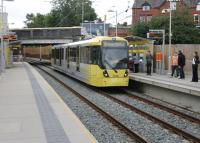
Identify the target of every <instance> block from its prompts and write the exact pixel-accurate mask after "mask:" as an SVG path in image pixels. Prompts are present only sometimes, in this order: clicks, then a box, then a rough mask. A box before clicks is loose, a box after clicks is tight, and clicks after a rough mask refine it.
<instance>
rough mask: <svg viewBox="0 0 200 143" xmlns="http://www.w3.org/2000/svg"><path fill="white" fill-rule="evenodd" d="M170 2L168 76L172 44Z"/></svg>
mask: <svg viewBox="0 0 200 143" xmlns="http://www.w3.org/2000/svg"><path fill="white" fill-rule="evenodd" d="M169 2H170V4H169V5H170V8H169V51H168V55H169V57H168V58H169V59H168V74H170V73H171V56H172V55H171V48H172V47H171V44H172V7H171V5H172V4H171V1H169Z"/></svg>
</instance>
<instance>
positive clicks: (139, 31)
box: [130, 22, 149, 38]
mask: <svg viewBox="0 0 200 143" xmlns="http://www.w3.org/2000/svg"><path fill="white" fill-rule="evenodd" d="M148 30H149V26H148V24H146V23H144V22H141V23H138V24H136V25H135V26H133V27H132V28H131V29H130V33H132V35H135V36H139V37H143V38H146V37H147V31H148Z"/></svg>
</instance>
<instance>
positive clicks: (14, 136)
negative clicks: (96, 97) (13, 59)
mask: <svg viewBox="0 0 200 143" xmlns="http://www.w3.org/2000/svg"><path fill="white" fill-rule="evenodd" d="M96 142H97V141H96V139H95V138H94V137H93V136H92V135H91V133H90V132H89V131H88V130H87V129H86V128H85V126H84V125H83V124H82V123H81V122H80V120H79V119H78V118H77V117H76V116H75V114H74V113H73V112H72V111H71V110H70V109H69V108H68V106H67V105H66V104H65V103H64V102H63V101H62V100H61V98H60V97H59V96H58V95H57V94H56V92H55V91H54V90H53V89H52V88H51V87H50V86H49V84H48V83H47V82H46V81H45V80H44V79H43V78H42V77H41V75H40V74H39V73H38V72H37V71H36V70H35V69H34V68H33V67H32V66H30V65H29V64H28V63H15V64H14V67H13V68H10V69H6V71H5V73H3V74H1V75H0V143H96Z"/></svg>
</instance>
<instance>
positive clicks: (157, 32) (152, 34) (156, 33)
mask: <svg viewBox="0 0 200 143" xmlns="http://www.w3.org/2000/svg"><path fill="white" fill-rule="evenodd" d="M164 33H165V32H164V30H162V29H150V30H149V33H147V38H149V39H162V38H163V35H164Z"/></svg>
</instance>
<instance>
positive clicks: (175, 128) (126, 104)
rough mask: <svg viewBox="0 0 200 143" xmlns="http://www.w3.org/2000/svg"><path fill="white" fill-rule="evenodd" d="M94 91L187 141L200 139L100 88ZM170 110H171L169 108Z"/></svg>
mask: <svg viewBox="0 0 200 143" xmlns="http://www.w3.org/2000/svg"><path fill="white" fill-rule="evenodd" d="M96 91H97V92H99V93H101V94H100V95H102V96H105V97H107V98H109V99H111V100H113V101H114V102H117V103H118V104H120V105H122V106H124V107H125V108H128V109H130V110H131V111H133V112H136V113H138V114H140V115H142V116H145V117H146V118H148V119H150V120H152V121H153V122H155V123H157V124H160V125H162V126H163V127H164V128H166V129H168V130H170V131H172V132H174V133H176V134H178V135H180V136H183V137H184V138H185V139H187V140H189V141H192V142H194V143H200V139H199V138H197V137H195V136H194V135H192V134H190V133H187V132H185V131H183V130H181V129H179V128H177V127H175V126H173V125H171V124H169V123H167V122H165V121H163V120H161V119H159V118H157V117H155V116H153V115H151V114H149V113H146V112H144V111H142V110H140V109H138V108H136V107H134V106H132V105H130V104H128V103H126V102H124V101H122V100H120V99H118V98H116V97H114V96H111V95H110V94H108V93H106V92H104V91H100V90H96ZM127 96H130V94H128V95H127ZM131 98H132V95H131ZM152 104H153V103H152ZM163 108H164V107H163ZM170 111H172V110H170ZM174 112H175V111H173V113H174ZM177 114H178V113H177ZM181 117H184V115H183V114H181ZM186 118H187V119H190V120H191V118H192V117H191V118H189V117H188V116H187V115H186ZM192 121H193V120H192Z"/></svg>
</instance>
